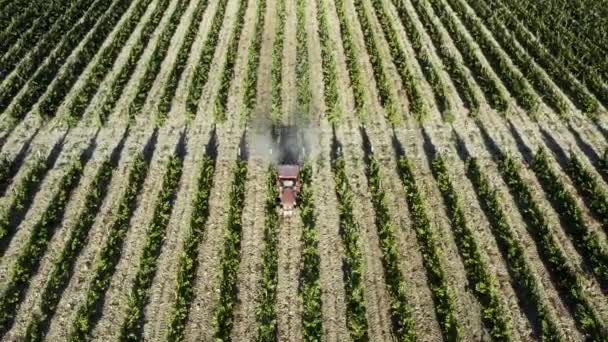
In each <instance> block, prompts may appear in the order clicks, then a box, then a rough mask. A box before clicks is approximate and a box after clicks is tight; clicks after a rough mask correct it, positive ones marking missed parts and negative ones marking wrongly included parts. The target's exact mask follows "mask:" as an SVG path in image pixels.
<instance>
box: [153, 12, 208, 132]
mask: <svg viewBox="0 0 608 342" xmlns="http://www.w3.org/2000/svg"><path fill="white" fill-rule="evenodd" d="M208 4H209V1H208V0H203V1H199V2H198V3H197V4H196V8H195V9H194V14H193V15H192V19H191V20H190V24H189V25H188V30H187V31H186V36H185V37H184V40H183V41H182V44H181V45H180V47H179V50H178V52H177V58H176V59H175V64H173V67H172V68H171V72H170V73H169V78H168V79H167V81H166V83H165V84H164V85H163V88H162V91H161V94H160V99H159V101H158V105H157V108H156V109H157V111H158V116H159V119H160V120H161V121H163V120H164V119H165V118H166V116H167V114H168V113H169V111H170V110H171V105H172V103H173V98H174V97H175V92H176V90H177V86H178V84H179V80H180V78H181V76H182V74H183V72H184V70H186V66H187V65H188V57H189V56H190V51H192V44H194V40H195V39H196V36H197V33H198V28H199V26H200V22H201V20H202V19H203V15H204V14H205V10H206V9H207V5H208Z"/></svg>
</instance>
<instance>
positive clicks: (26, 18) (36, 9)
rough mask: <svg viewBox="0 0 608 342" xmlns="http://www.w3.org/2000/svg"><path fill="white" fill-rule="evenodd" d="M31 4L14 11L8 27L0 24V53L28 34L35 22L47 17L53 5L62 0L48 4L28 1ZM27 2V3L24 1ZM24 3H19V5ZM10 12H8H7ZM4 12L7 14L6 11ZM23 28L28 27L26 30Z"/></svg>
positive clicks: (0, 19) (1, 21) (0, 20)
mask: <svg viewBox="0 0 608 342" xmlns="http://www.w3.org/2000/svg"><path fill="white" fill-rule="evenodd" d="M27 3H29V5H30V6H28V7H27V8H20V10H19V11H16V12H13V14H17V15H15V16H14V17H13V18H11V19H12V20H11V21H10V24H9V25H8V27H6V28H4V25H1V24H0V51H2V52H1V53H0V54H4V52H5V51H8V50H9V48H10V47H11V46H12V45H13V43H15V41H17V40H18V39H20V36H21V35H24V34H27V33H28V31H29V30H31V29H32V26H33V25H35V24H32V23H33V22H35V21H37V20H38V19H39V18H43V19H44V18H45V16H46V15H48V14H49V10H52V9H54V8H53V5H56V4H58V3H61V2H60V1H57V2H52V3H50V4H47V3H45V2H38V1H31V2H30V1H28V2H27ZM23 4H25V3H23ZM23 4H17V6H19V5H21V6H23ZM7 13H8V12H7ZM2 14H3V15H4V14H6V13H5V12H4V11H3V12H2ZM0 23H3V20H2V18H0ZM23 28H27V30H24V29H23Z"/></svg>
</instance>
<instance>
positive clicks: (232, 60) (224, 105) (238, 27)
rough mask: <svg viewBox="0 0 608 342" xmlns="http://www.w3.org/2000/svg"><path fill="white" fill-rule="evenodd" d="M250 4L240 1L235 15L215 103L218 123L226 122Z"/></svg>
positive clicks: (214, 110) (214, 111) (244, 0)
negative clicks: (242, 34) (229, 98)
mask: <svg viewBox="0 0 608 342" xmlns="http://www.w3.org/2000/svg"><path fill="white" fill-rule="evenodd" d="M248 4H249V1H247V0H239V9H238V12H237V13H236V15H235V17H236V21H235V23H234V27H233V28H232V35H231V36H230V40H229V42H228V51H227V52H226V62H225V63H224V70H223V71H222V76H221V80H220V88H219V90H218V92H217V95H216V98H215V102H214V109H213V113H214V115H213V117H214V118H215V120H216V121H220V122H222V121H224V120H226V117H227V110H228V97H229V95H230V94H229V93H230V86H231V85H232V80H233V79H234V73H235V66H236V59H237V57H238V55H239V42H240V40H241V33H242V31H243V26H244V25H245V13H246V12H247V7H248Z"/></svg>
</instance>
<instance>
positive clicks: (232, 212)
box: [214, 160, 247, 341]
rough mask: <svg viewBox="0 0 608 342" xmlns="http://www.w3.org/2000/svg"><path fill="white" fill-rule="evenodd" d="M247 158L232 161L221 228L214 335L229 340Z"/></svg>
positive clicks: (238, 256)
mask: <svg viewBox="0 0 608 342" xmlns="http://www.w3.org/2000/svg"><path fill="white" fill-rule="evenodd" d="M246 180H247V162H246V161H244V160H237V161H236V163H235V165H234V178H233V183H232V190H231V191H230V202H229V203H228V221H227V223H226V227H225V228H224V238H225V241H224V252H223V254H222V262H221V272H220V274H219V275H218V278H219V283H220V287H219V293H220V298H219V301H218V304H217V307H216V308H215V312H214V321H215V333H214V336H215V339H216V340H221V341H230V339H231V338H230V332H231V331H232V325H233V323H234V322H233V312H232V310H233V309H234V301H235V300H236V286H237V284H236V281H237V273H238V271H239V264H240V261H241V257H240V251H241V236H242V230H243V227H242V221H241V219H242V216H243V207H244V202H245V182H246Z"/></svg>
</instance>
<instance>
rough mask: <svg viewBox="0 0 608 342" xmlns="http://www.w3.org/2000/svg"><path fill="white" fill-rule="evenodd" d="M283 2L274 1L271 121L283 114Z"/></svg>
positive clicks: (282, 0)
mask: <svg viewBox="0 0 608 342" xmlns="http://www.w3.org/2000/svg"><path fill="white" fill-rule="evenodd" d="M285 13H286V12H285V0H277V1H276V20H277V25H276V29H275V33H274V42H273V46H272V65H271V67H270V76H271V79H270V82H271V86H270V89H271V98H272V100H271V101H272V102H271V108H270V116H271V118H272V119H273V121H276V120H279V119H280V118H281V116H282V113H283V94H282V90H283V50H284V49H283V47H284V46H285V20H286V18H285V15H286V14H285Z"/></svg>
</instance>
